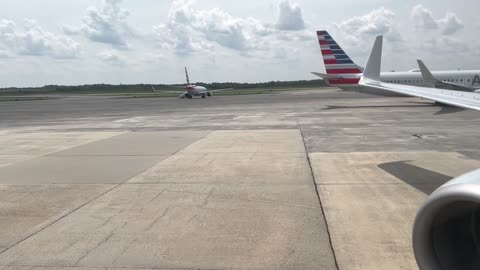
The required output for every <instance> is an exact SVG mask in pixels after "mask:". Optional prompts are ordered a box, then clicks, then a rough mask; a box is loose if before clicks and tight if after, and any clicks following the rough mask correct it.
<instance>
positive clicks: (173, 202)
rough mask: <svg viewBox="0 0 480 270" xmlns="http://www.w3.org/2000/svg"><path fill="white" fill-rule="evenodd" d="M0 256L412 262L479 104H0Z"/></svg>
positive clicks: (21, 261) (238, 99) (470, 160)
mask: <svg viewBox="0 0 480 270" xmlns="http://www.w3.org/2000/svg"><path fill="white" fill-rule="evenodd" d="M0 105H1V106H0V228H2V229H1V230H0V269H69V268H70V269H119V268H120V269H417V267H416V263H415V260H414V258H413V253H412V249H411V228H412V222H413V219H414V216H415V213H416V210H417V209H418V207H419V206H420V205H421V203H422V202H423V200H424V199H425V198H426V196H427V195H428V194H429V193H431V192H432V191H433V190H434V189H435V188H436V187H438V186H439V185H441V184H442V183H444V182H446V181H448V180H449V179H451V178H453V177H455V176H458V175H460V174H463V173H465V172H468V171H470V170H473V169H476V168H479V167H480V161H479V159H480V148H479V147H478V145H477V143H476V142H477V139H478V138H479V137H480V129H479V128H478V127H479V124H480V118H479V117H478V113H477V112H474V111H461V110H457V109H454V108H449V107H439V106H436V105H434V104H432V103H431V102H428V101H423V100H420V99H417V98H407V97H403V98H399V97H380V96H371V95H367V94H362V93H355V92H342V91H339V90H336V89H318V90H312V91H289V92H279V93H272V94H266V95H248V96H218V97H213V98H211V99H193V100H181V99H176V98H116V97H88V96H85V97H62V98H59V99H55V100H39V101H21V102H2V103H1V104H0Z"/></svg>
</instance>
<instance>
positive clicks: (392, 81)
mask: <svg viewBox="0 0 480 270" xmlns="http://www.w3.org/2000/svg"><path fill="white" fill-rule="evenodd" d="M443 81H444V82H451V83H457V84H463V83H467V84H470V83H471V82H472V80H471V79H470V78H467V79H458V78H457V79H446V80H443ZM384 82H387V83H398V84H422V83H423V80H384Z"/></svg>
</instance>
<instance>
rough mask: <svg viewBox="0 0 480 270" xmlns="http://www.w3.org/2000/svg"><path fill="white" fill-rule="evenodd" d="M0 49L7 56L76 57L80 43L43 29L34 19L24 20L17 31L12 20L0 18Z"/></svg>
mask: <svg viewBox="0 0 480 270" xmlns="http://www.w3.org/2000/svg"><path fill="white" fill-rule="evenodd" d="M0 51H2V55H7V56H10V55H11V54H17V55H29V56H50V57H53V58H59V59H61V58H76V57H78V55H79V53H80V45H79V44H78V43H77V42H75V41H74V40H72V39H70V38H68V37H66V36H63V35H56V34H53V33H51V32H48V31H45V30H43V28H41V27H40V26H39V25H38V23H37V22H36V21H34V20H25V22H24V30H23V31H18V30H17V26H16V24H15V22H13V21H9V20H0Z"/></svg>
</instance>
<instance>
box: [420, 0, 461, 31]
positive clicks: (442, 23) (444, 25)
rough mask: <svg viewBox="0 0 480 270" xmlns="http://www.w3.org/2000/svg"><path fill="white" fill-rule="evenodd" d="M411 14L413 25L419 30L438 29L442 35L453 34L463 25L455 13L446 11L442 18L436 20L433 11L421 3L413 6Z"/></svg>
mask: <svg viewBox="0 0 480 270" xmlns="http://www.w3.org/2000/svg"><path fill="white" fill-rule="evenodd" d="M411 16H412V19H413V21H414V24H415V27H416V28H417V30H420V31H429V30H439V31H440V33H441V34H443V35H453V34H455V33H456V32H458V31H459V30H461V29H462V28H463V27H464V25H463V23H462V21H461V20H460V19H459V18H458V17H457V15H456V14H454V13H451V12H447V14H446V15H445V17H444V18H441V19H438V20H437V19H435V17H434V16H433V13H432V12H431V11H430V10H429V9H427V8H425V7H423V6H422V5H416V6H415V7H413V9H412V12H411Z"/></svg>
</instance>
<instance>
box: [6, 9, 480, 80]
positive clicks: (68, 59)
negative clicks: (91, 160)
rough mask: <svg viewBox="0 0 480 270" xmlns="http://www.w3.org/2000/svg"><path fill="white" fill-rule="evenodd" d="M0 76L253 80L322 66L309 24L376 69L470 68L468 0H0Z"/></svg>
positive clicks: (472, 15) (473, 18) (474, 29)
mask: <svg viewBox="0 0 480 270" xmlns="http://www.w3.org/2000/svg"><path fill="white" fill-rule="evenodd" d="M0 1H1V6H2V8H1V9H0V68H1V69H0V70H1V72H0V87H7V86H42V85H46V84H66V85H79V84H91V83H114V84H120V83H124V84H130V83H182V82H183V81H184V75H183V67H184V66H188V67H189V70H190V73H191V77H192V80H193V81H205V82H212V81H239V82H258V81H269V80H297V79H314V78H315V77H314V76H313V75H311V74H310V71H323V70H324V67H323V64H322V57H321V55H320V51H319V46H318V43H317V41H316V34H315V31H316V30H328V31H329V32H330V33H331V34H332V36H333V37H334V38H335V39H336V40H337V41H338V42H339V43H340V45H341V46H342V47H343V48H344V49H345V50H346V51H347V53H349V54H350V55H351V57H352V58H353V59H354V61H355V62H357V63H358V64H360V65H364V64H365V62H366V58H367V57H368V53H369V50H370V48H371V45H372V41H373V39H374V37H375V36H376V35H379V34H384V35H385V37H386V41H385V45H384V46H385V53H384V65H383V70H385V71H389V70H397V71H401V70H409V69H413V68H415V60H416V58H422V59H424V60H425V62H426V63H427V64H428V65H429V66H430V67H431V68H432V69H434V70H440V69H480V61H479V60H480V46H479V45H480V40H479V39H478V35H477V33H479V32H480V21H478V10H480V1H478V0H458V1H451V0H426V1H418V0H417V1H412V0H404V1H397V0H395V1H394V0H383V1H380V0H370V1H361V0H336V1H324V0H262V1H258V0H242V1H225V0H81V1H80V0H75V1H65V0H0Z"/></svg>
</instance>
